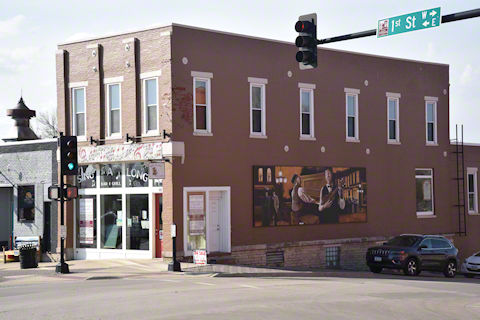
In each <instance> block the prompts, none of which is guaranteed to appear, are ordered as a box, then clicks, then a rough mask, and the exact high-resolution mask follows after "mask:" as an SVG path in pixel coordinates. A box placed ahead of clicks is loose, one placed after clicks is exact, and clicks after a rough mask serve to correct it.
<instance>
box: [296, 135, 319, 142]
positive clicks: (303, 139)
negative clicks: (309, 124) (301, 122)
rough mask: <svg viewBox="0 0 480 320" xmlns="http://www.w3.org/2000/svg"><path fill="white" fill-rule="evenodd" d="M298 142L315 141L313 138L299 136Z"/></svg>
mask: <svg viewBox="0 0 480 320" xmlns="http://www.w3.org/2000/svg"><path fill="white" fill-rule="evenodd" d="M300 140H302V141H317V139H316V138H315V137H310V136H300Z"/></svg>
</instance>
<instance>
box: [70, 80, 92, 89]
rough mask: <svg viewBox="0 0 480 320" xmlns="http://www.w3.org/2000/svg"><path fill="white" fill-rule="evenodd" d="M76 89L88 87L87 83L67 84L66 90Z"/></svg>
mask: <svg viewBox="0 0 480 320" xmlns="http://www.w3.org/2000/svg"><path fill="white" fill-rule="evenodd" d="M78 87H88V81H77V82H69V83H68V88H69V89H73V88H78Z"/></svg>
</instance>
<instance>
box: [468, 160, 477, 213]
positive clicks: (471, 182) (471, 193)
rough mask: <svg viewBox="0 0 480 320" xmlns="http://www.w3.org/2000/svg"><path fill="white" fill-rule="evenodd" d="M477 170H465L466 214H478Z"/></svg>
mask: <svg viewBox="0 0 480 320" xmlns="http://www.w3.org/2000/svg"><path fill="white" fill-rule="evenodd" d="M477 171H478V168H467V191H468V213H478V192H477Z"/></svg>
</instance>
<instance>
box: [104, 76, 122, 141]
mask: <svg viewBox="0 0 480 320" xmlns="http://www.w3.org/2000/svg"><path fill="white" fill-rule="evenodd" d="M107 108H108V135H109V136H121V111H120V110H121V89H120V83H112V84H107Z"/></svg>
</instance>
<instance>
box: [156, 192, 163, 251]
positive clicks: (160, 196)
mask: <svg viewBox="0 0 480 320" xmlns="http://www.w3.org/2000/svg"><path fill="white" fill-rule="evenodd" d="M154 198H155V258H161V257H162V242H163V240H162V239H160V237H161V236H162V232H161V229H160V215H161V212H160V210H161V207H160V201H162V199H163V194H161V193H156V194H154ZM162 207H163V206H162ZM162 229H163V228H162Z"/></svg>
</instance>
